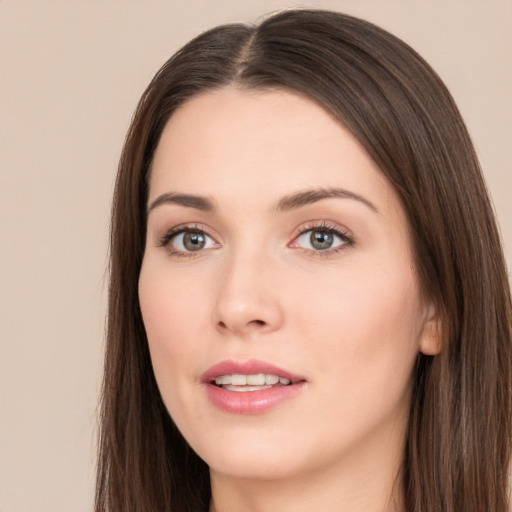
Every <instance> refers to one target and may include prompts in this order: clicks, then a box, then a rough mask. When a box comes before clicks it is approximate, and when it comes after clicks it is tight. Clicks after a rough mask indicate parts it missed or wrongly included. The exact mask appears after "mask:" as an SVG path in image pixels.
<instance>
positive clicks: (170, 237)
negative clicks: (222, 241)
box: [159, 228, 217, 255]
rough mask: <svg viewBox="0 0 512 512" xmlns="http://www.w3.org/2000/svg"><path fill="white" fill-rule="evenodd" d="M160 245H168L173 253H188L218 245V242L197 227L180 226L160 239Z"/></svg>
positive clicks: (168, 248)
mask: <svg viewBox="0 0 512 512" xmlns="http://www.w3.org/2000/svg"><path fill="white" fill-rule="evenodd" d="M159 245H160V246H162V247H166V248H167V250H168V251H169V252H170V253H171V254H176V255H187V253H193V252H200V251H202V250H204V249H211V248H212V247H216V246H217V243H216V242H215V240H213V238H212V237H211V236H209V235H207V234H206V233H205V232H204V231H202V230H200V229H197V228H179V230H177V229H173V230H171V231H169V232H168V233H167V234H166V235H164V237H163V238H162V239H161V240H160V244H159Z"/></svg>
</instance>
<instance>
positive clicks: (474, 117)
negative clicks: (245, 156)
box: [0, 0, 512, 512]
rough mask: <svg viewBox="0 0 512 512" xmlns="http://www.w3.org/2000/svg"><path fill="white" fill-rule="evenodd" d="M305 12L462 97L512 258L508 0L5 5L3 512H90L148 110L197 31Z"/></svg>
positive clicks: (0, 43)
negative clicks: (133, 126) (110, 273)
mask: <svg viewBox="0 0 512 512" xmlns="http://www.w3.org/2000/svg"><path fill="white" fill-rule="evenodd" d="M297 5H310V6H322V7H326V8H334V9H339V10H342V11H345V12H347V13H352V14H355V15H359V16H361V17H365V18H367V19H369V20H370V21H374V22H376V23H377V24H380V25H381V26H383V27H384V28H387V29H389V30H390V31H391V32H393V33H395V34H396V35H398V36H400V37H402V38H403V39H405V40H406V41H407V42H409V43H410V44H411V45H412V46H413V47H415V48H416V49H417V50H418V51H419V52H420V53H421V54H423V56H425V57H426V58H427V60H429V61H430V62H431V64H432V65H433V66H434V67H435V69H436V70H437V71H438V72H439V73H440V74H441V76H442V77H443V78H444V79H445V81H446V83H447V84H448V86H449V87H450V89H451V90H452V92H453V94H454V96H455V98H456V100H457V102H458V104H459V106H460V109H461V110H462V113H463V115H464V117H465V119H466V121H467V124H468V126H469V129H470V131H471V133H472V134H473V137H474V140H475V143H476V146H477V149H478V152H479V155H480V157H481V161H482V164H483V167H484V169H485V174H486V177H487V180H488V184H489V188H490V190H491V193H492V196H493V198H494V202H495V205H496V210H497V213H498V217H499V219H500V223H501V226H502V231H503V237H504V240H505V243H506V245H507V254H508V261H509V268H510V262H511V253H512V207H511V200H510V196H511V192H512V173H511V164H512V149H511V147H512V144H511V142H512V93H511V91H512V70H511V66H512V0H458V1H456V0H437V1H433V0H423V1H421V0H373V1H372V0H359V1H356V0H352V1H350V0H339V1H317V2H313V1H311V2H309V3H308V4H305V3H302V4H301V3H298V2H297V3H293V2H283V1H249V0H239V1H235V0H231V1H229V0H216V1H215V0H211V1H207V0H204V1H200V0H187V1H184V2H181V1H180V2H176V1H172V0H167V1H156V0H152V1H145V2H143V1H142V0H139V1H135V0H116V1H114V0H109V1H99V0H98V1H87V0H85V1H84V0H82V1H73V0H62V1H55V0H53V1H52V0H46V1H39V0H32V1H27V0H0V176H1V179H0V208H1V211H0V223H1V236H0V244H1V246H0V261H1V265H0V272H1V277H0V279H1V281H0V283H1V284H0V294H1V297H0V312H1V313H0V314H1V324H0V325H1V330H0V335H1V341H0V512H27V511H30V512H32V511H37V512H69V511H79V512H80V511H88V510H91V506H92V495H93V485H94V483H93V482H94V435H93V431H94V427H95V408H96V400H97V394H98V389H99V381H100V374H101V358H102V354H101V350H102V343H103V322H104V320H103V318H104V296H105V285H104V282H103V276H104V272H105V267H106V251H107V238H108V234H107V233H108V222H109V220H108V213H109V202H110V196H111V192H112V184H113V180H114V174H115V169H116V164H117V159H118V156H119V152H120V148H121V144H122V140H123V137H124V134H125V131H126V129H127V127H128V123H129V121H130V117H131V114H132V111H133V109H134V107H135V104H136V102H137V99H138V97H139V96H140V94H141V93H142V91H143V88H144V87H145V86H146V85H147V83H148V82H149V80H150V78H151V77H152V75H153V74H154V73H155V71H156V70H157V69H158V67H159V66H160V65H161V64H162V63H163V61H164V60H166V59H167V58H168V57H169V56H170V55H171V54H172V53H173V52H174V51H175V50H176V49H177V48H178V47H179V46H180V45H181V44H183V43H185V42H186V41H187V40H188V39H189V38H190V37H192V36H194V35H195V34H197V33H198V32H199V31H201V30H204V29H206V28H209V27H211V26H213V25H216V24H219V23H224V22H231V21H252V20H255V19H257V18H258V17H259V16H260V15H262V14H263V13H265V12H268V11H271V10H275V9H277V8H280V7H289V6H297Z"/></svg>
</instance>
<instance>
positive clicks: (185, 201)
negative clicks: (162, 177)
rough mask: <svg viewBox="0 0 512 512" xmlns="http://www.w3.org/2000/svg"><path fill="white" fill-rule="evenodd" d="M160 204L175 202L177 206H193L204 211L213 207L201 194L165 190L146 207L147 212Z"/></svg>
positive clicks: (211, 209) (208, 210) (209, 210)
mask: <svg viewBox="0 0 512 512" xmlns="http://www.w3.org/2000/svg"><path fill="white" fill-rule="evenodd" d="M162 204H177V205H179V206H185V207H187V208H195V209H196V210H201V211H204V212H211V211H213V210H214V209H215V208H214V206H213V202H212V201H211V200H210V199H208V198H206V197H202V196H195V195H191V194H176V193H172V192H167V193H166V194H162V195H160V196H158V197H157V198H156V199H155V200H154V201H153V202H152V203H151V204H150V205H149V207H148V213H149V212H151V210H154V209H155V208H157V207H158V206H161V205H162Z"/></svg>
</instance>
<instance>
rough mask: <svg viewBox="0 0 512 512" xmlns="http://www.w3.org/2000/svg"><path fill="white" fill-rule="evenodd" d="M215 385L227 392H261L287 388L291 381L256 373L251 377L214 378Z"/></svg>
mask: <svg viewBox="0 0 512 512" xmlns="http://www.w3.org/2000/svg"><path fill="white" fill-rule="evenodd" d="M215 384H216V385H217V386H219V387H222V388H223V389H227V390H228V391H239V392H240V391H241V392H243V391H251V392H254V391H261V390H263V389H270V388H272V387H274V386H289V385H290V384H291V380H290V379H287V378H286V377H279V376H277V375H272V374H265V373H256V374H252V375H241V374H237V373H235V374H232V375H221V376H219V377H216V378H215Z"/></svg>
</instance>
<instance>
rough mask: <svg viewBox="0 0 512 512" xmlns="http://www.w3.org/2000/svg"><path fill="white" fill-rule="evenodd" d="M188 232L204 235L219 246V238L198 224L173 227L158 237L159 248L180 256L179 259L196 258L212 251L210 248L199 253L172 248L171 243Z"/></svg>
mask: <svg viewBox="0 0 512 512" xmlns="http://www.w3.org/2000/svg"><path fill="white" fill-rule="evenodd" d="M186 232H198V233H203V234H204V235H205V236H207V237H208V238H210V239H211V240H213V242H214V243H215V245H216V246H219V245H220V244H219V242H218V241H217V237H215V236H214V235H212V234H211V233H210V230H209V229H208V228H207V227H206V226H204V225H202V224H198V223H185V224H179V225H177V226H174V227H172V228H171V229H168V230H167V231H165V233H164V234H163V235H161V236H159V237H157V243H156V245H157V247H164V248H165V249H166V250H167V251H168V252H169V254H170V255H172V256H179V257H185V258H194V257H197V256H199V255H200V253H202V252H206V251H208V250H209V249H212V248H213V247H209V248H206V249H202V250H198V251H182V250H179V249H175V248H173V247H171V245H170V244H171V242H172V240H174V239H175V238H176V237H177V236H178V235H180V234H183V233H186Z"/></svg>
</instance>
